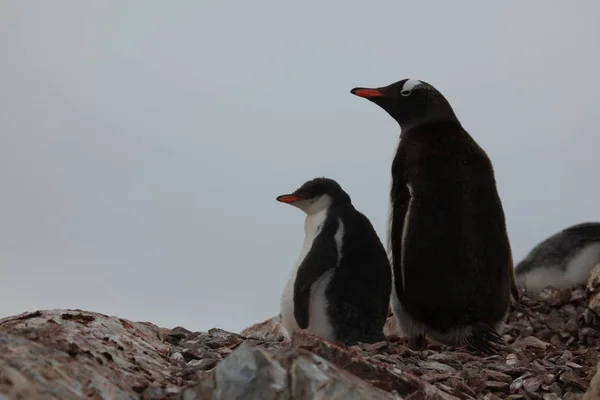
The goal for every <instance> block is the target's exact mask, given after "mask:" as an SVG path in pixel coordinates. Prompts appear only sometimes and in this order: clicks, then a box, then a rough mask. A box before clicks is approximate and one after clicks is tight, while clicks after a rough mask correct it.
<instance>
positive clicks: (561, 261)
mask: <svg viewBox="0 0 600 400" xmlns="http://www.w3.org/2000/svg"><path fill="white" fill-rule="evenodd" d="M598 264H600V222H585V223H581V224H577V225H573V226H570V227H568V228H566V229H563V230H562V231H560V232H558V233H556V234H554V235H552V236H550V237H548V238H546V239H545V240H544V241H542V242H541V243H539V244H538V245H537V246H535V247H534V248H533V249H532V250H531V251H530V252H529V254H527V256H526V257H525V258H524V259H523V260H522V261H521V262H519V263H518V264H517V267H516V269H515V273H516V276H517V284H518V285H519V286H522V287H525V288H526V289H527V290H529V291H532V292H539V291H540V290H542V289H544V288H545V287H547V286H553V287H555V288H557V289H564V288H567V287H572V286H575V285H580V284H585V283H586V282H587V280H588V279H589V277H590V272H591V271H592V269H593V268H594V267H595V266H596V265H598Z"/></svg>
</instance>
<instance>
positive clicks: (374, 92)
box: [350, 87, 385, 99]
mask: <svg viewBox="0 0 600 400" xmlns="http://www.w3.org/2000/svg"><path fill="white" fill-rule="evenodd" d="M350 93H352V94H353V95H355V96H358V97H364V98H365V99H370V98H373V97H382V96H385V95H384V94H383V93H382V92H381V91H379V89H369V88H360V87H357V88H354V89H352V90H351V91H350Z"/></svg>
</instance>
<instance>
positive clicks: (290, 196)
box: [276, 194, 302, 204]
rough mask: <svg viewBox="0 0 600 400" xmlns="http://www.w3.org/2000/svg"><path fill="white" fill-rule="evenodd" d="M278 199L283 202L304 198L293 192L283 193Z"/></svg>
mask: <svg viewBox="0 0 600 400" xmlns="http://www.w3.org/2000/svg"><path fill="white" fill-rule="evenodd" d="M276 200H277V201H279V202H281V203H288V204H289V203H293V202H295V201H298V200H302V197H300V196H295V195H293V194H282V195H281V196H277V199H276Z"/></svg>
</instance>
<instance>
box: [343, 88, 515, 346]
mask: <svg viewBox="0 0 600 400" xmlns="http://www.w3.org/2000/svg"><path fill="white" fill-rule="evenodd" d="M351 93H353V94H355V95H357V96H360V97H364V98H367V99H368V100H370V101H372V102H373V103H375V104H377V105H379V106H380V107H381V108H383V109H384V110H385V111H386V112H387V113H388V114H390V115H391V116H392V117H393V118H394V119H395V120H396V121H397V122H398V123H399V125H400V128H401V134H400V143H399V145H398V149H397V151H396V155H395V158H394V161H393V164H392V187H391V191H390V203H391V204H390V208H391V209H390V232H389V249H388V251H389V252H390V258H391V262H392V269H393V273H394V285H393V288H392V310H393V312H394V315H395V316H396V318H397V319H398V322H399V325H400V327H401V329H402V330H403V331H404V332H405V333H406V334H407V335H408V336H409V344H410V346H411V347H413V348H424V346H425V343H426V342H425V335H427V336H429V337H431V338H432V339H434V340H435V341H438V342H440V343H443V344H447V345H469V346H470V347H471V348H473V349H476V350H480V351H483V352H492V351H494V350H495V349H497V348H498V346H499V345H501V343H502V341H501V337H500V336H499V334H498V329H499V327H500V326H501V324H502V322H503V319H504V318H505V316H506V314H507V312H508V309H509V305H510V295H511V293H512V295H513V296H514V298H515V299H518V296H519V294H518V290H517V287H516V284H515V277H514V269H513V262H512V255H511V248H510V242H509V238H508V235H507V231H506V223H505V217H504V211H503V207H502V203H501V200H500V197H499V195H498V192H497V188H496V181H495V177H494V170H493V167H492V163H491V161H490V159H489V158H488V156H487V154H486V153H485V151H484V150H483V149H482V148H481V147H480V146H479V145H478V144H477V143H476V142H475V140H473V138H472V137H471V136H470V135H469V133H467V131H466V130H465V129H464V128H463V127H462V125H461V123H460V122H459V120H458V118H457V117H456V115H455V113H454V111H453V109H452V107H451V106H450V104H449V103H448V101H447V100H446V98H445V97H444V96H443V95H442V94H441V93H440V92H439V91H438V90H436V89H435V88H434V87H433V86H431V85H430V84H428V83H426V82H424V81H420V80H416V79H404V80H401V81H399V82H396V83H394V84H391V85H389V86H387V87H382V88H377V89H368V88H355V89H353V90H352V91H351Z"/></svg>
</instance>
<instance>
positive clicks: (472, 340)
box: [464, 323, 506, 354]
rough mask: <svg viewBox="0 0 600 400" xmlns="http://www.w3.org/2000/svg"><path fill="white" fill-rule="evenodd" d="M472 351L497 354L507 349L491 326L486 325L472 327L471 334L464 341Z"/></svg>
mask: <svg viewBox="0 0 600 400" xmlns="http://www.w3.org/2000/svg"><path fill="white" fill-rule="evenodd" d="M464 342H465V344H466V345H467V346H469V347H470V348H471V349H473V350H475V351H478V352H481V353H485V354H495V353H497V352H498V351H499V350H504V349H506V345H505V343H504V340H502V337H501V336H500V335H499V334H498V332H496V331H495V330H494V329H493V328H492V327H491V326H489V325H488V324H485V323H477V324H474V325H471V334H470V335H469V336H467V337H466V338H465V339H464Z"/></svg>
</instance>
